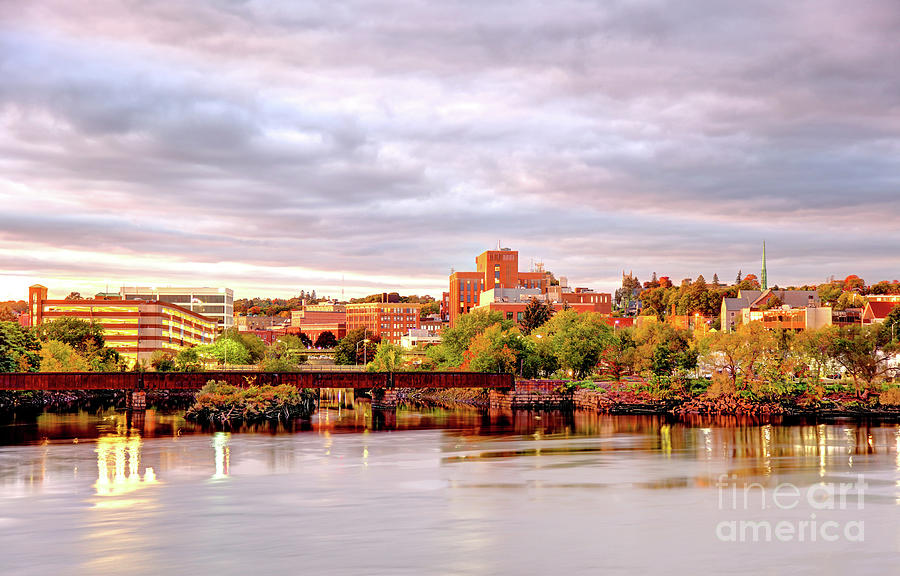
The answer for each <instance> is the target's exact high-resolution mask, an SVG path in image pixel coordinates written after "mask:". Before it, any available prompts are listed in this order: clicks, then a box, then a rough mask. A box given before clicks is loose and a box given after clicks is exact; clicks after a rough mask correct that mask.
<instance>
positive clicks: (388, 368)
mask: <svg viewBox="0 0 900 576" xmlns="http://www.w3.org/2000/svg"><path fill="white" fill-rule="evenodd" d="M401 366H403V348H401V347H400V346H397V345H396V344H394V343H392V342H389V341H388V340H382V341H381V343H379V344H378V349H377V350H375V356H374V357H373V358H372V361H371V362H369V363H368V364H367V365H366V370H368V371H369V372H395V371H396V370H398V369H400V367H401Z"/></svg>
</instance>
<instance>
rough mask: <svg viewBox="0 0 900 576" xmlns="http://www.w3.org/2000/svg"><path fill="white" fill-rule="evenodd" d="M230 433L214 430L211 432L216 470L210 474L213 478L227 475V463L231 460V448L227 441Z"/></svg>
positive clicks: (216, 478) (217, 478)
mask: <svg viewBox="0 0 900 576" xmlns="http://www.w3.org/2000/svg"><path fill="white" fill-rule="evenodd" d="M230 438H231V434H230V433H228V432H216V433H215V434H213V438H212V445H213V450H214V451H215V462H216V471H215V473H214V474H213V476H212V479H213V480H221V479H222V478H227V477H228V465H229V463H230V462H231V448H229V446H228V441H229V439H230Z"/></svg>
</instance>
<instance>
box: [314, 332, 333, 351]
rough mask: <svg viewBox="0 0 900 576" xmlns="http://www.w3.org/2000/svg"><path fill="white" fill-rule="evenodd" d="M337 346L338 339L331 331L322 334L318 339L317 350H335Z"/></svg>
mask: <svg viewBox="0 0 900 576" xmlns="http://www.w3.org/2000/svg"><path fill="white" fill-rule="evenodd" d="M335 344H337V338H335V337H334V333H332V332H330V331H325V332H322V333H321V334H319V337H318V338H316V348H334V346H335Z"/></svg>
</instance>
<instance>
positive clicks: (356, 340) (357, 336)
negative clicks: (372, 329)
mask: <svg viewBox="0 0 900 576" xmlns="http://www.w3.org/2000/svg"><path fill="white" fill-rule="evenodd" d="M363 340H368V342H366V343H365V344H360V343H361V342H363ZM379 342H381V338H379V337H378V336H373V335H371V334H367V332H366V330H365V328H356V329H355V330H351V331H350V332H348V333H347V335H346V336H344V337H343V338H341V339H340V340H339V341H338V343H337V344H336V345H335V346H334V363H335V364H341V365H350V364H359V363H361V362H365V361H367V360H368V358H372V357H373V356H374V355H375V350H376V349H377V347H378V343H379Z"/></svg>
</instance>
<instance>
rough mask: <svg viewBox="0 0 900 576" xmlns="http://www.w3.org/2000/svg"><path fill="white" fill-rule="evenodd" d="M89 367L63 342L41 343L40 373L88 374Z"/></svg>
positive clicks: (82, 358)
mask: <svg viewBox="0 0 900 576" xmlns="http://www.w3.org/2000/svg"><path fill="white" fill-rule="evenodd" d="M90 369H91V365H90V364H89V363H88V361H87V360H85V359H84V357H83V356H81V355H80V354H78V352H76V351H75V349H74V348H72V347H71V346H69V345H68V344H66V343H65V342H59V341H57V340H48V341H46V342H41V372H89V371H90Z"/></svg>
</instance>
